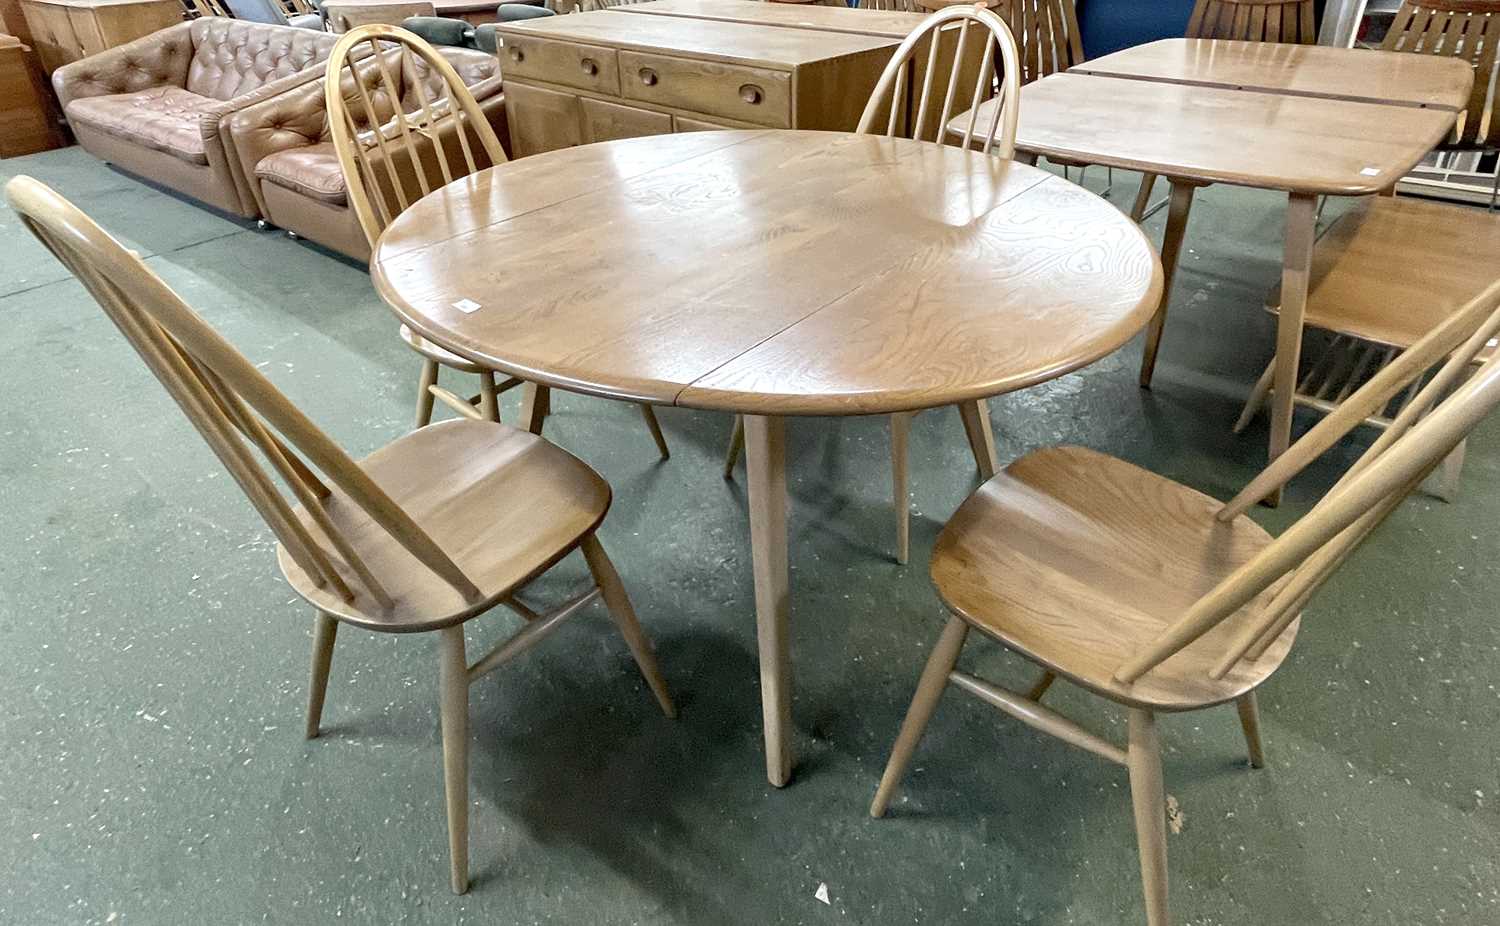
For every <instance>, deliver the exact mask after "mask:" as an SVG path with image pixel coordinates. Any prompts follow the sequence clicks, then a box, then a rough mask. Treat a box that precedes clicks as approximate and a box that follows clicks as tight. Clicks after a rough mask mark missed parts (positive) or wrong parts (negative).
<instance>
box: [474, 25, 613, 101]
mask: <svg viewBox="0 0 1500 926" xmlns="http://www.w3.org/2000/svg"><path fill="white" fill-rule="evenodd" d="M503 38H504V41H505V46H504V47H503V48H501V49H500V73H501V74H502V75H505V76H507V77H530V78H532V79H534V80H542V81H546V82H548V83H552V84H562V85H563V86H565V87H577V88H578V89H580V90H593V91H595V92H596V93H604V94H609V95H610V96H618V95H619V93H620V70H619V65H618V63H617V62H616V60H615V55H616V52H615V50H614V49H613V48H605V47H603V46H600V45H583V44H579V43H575V42H558V41H554V40H552V39H534V38H531V37H529V36H525V37H523V36H517V35H514V34H507V35H505V36H503Z"/></svg>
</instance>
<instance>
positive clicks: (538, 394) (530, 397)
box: [521, 383, 552, 434]
mask: <svg viewBox="0 0 1500 926" xmlns="http://www.w3.org/2000/svg"><path fill="white" fill-rule="evenodd" d="M551 404H552V403H551V390H550V389H549V388H548V387H546V386H540V385H537V384H536V383H527V384H526V385H524V386H522V387H521V427H523V428H525V429H526V430H528V431H530V432H531V433H533V434H540V433H542V424H543V423H544V422H546V420H547V411H548V406H549V405H551Z"/></svg>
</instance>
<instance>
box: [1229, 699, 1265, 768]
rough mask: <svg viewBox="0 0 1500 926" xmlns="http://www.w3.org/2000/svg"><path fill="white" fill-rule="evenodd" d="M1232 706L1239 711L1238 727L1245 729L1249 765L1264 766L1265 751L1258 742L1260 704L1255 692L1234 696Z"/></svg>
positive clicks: (1252, 766) (1253, 766)
mask: <svg viewBox="0 0 1500 926" xmlns="http://www.w3.org/2000/svg"><path fill="white" fill-rule="evenodd" d="M1234 706H1235V708H1236V709H1237V710H1238V711H1239V712H1240V727H1241V728H1242V729H1243V730H1244V731H1245V748H1246V749H1248V750H1249V751H1250V767H1251V768H1265V767H1266V752H1265V747H1264V746H1262V745H1261V742H1260V705H1259V704H1258V703H1257V702H1256V700H1255V692H1253V691H1252V692H1250V693H1249V694H1244V695H1241V696H1240V697H1238V698H1236V699H1235V701H1234Z"/></svg>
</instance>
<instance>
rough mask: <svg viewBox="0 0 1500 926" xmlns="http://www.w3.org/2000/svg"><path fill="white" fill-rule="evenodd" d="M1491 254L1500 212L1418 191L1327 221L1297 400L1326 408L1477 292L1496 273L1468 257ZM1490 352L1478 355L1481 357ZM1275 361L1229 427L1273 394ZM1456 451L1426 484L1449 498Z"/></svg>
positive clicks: (1273, 307) (1459, 455)
mask: <svg viewBox="0 0 1500 926" xmlns="http://www.w3.org/2000/svg"><path fill="white" fill-rule="evenodd" d="M1495 253H1500V217H1497V216H1495V215H1493V214H1491V213H1486V212H1481V211H1479V210H1477V209H1471V208H1468V207H1464V206H1451V205H1447V204H1445V203H1434V202H1428V201H1426V200H1422V199H1417V198H1415V197H1405V196H1403V197H1398V198H1393V197H1387V196H1370V197H1365V199H1364V200H1362V201H1360V202H1359V203H1358V204H1357V205H1356V206H1355V207H1354V208H1353V209H1351V210H1350V211H1348V212H1346V213H1345V214H1344V215H1342V216H1340V217H1339V218H1338V220H1337V221H1335V222H1334V223H1333V224H1332V225H1331V226H1330V227H1329V229H1328V231H1327V232H1326V233H1325V234H1324V235H1323V237H1322V238H1321V239H1319V241H1318V245H1317V248H1316V249H1315V250H1314V251H1313V267H1312V274H1311V279H1310V283H1309V287H1308V299H1307V308H1306V313H1305V315H1304V316H1303V327H1304V328H1305V329H1307V330H1308V331H1310V332H1317V333H1318V334H1317V335H1314V336H1311V337H1309V338H1308V340H1309V342H1311V343H1310V344H1309V348H1310V350H1308V351H1306V352H1305V353H1304V356H1303V363H1302V370H1303V375H1302V377H1301V378H1300V380H1299V382H1298V384H1297V393H1296V396H1295V397H1294V401H1295V403H1296V404H1297V405H1298V406H1300V407H1303V408H1311V409H1314V410H1316V411H1319V412H1323V413H1327V412H1331V411H1333V410H1334V409H1335V408H1337V407H1338V405H1339V404H1340V403H1342V402H1343V401H1345V400H1346V399H1347V398H1348V397H1349V396H1350V395H1351V394H1352V393H1353V392H1354V390H1355V389H1356V388H1358V386H1359V385H1360V384H1362V383H1363V382H1365V380H1367V379H1368V378H1369V377H1371V376H1373V375H1375V373H1377V372H1378V371H1379V370H1380V368H1381V367H1383V366H1385V365H1386V364H1388V363H1390V362H1391V361H1392V360H1394V359H1395V358H1396V357H1397V356H1398V355H1399V354H1400V352H1401V351H1404V350H1407V349H1409V348H1410V347H1411V346H1412V345H1413V344H1415V343H1417V341H1419V340H1421V338H1422V336H1423V335H1424V334H1426V333H1427V332H1428V331H1431V330H1432V329H1433V328H1434V327H1436V326H1437V325H1438V324H1440V323H1441V322H1442V321H1443V319H1445V318H1447V317H1448V316H1449V315H1451V314H1452V313H1454V312H1457V311H1458V310H1459V309H1461V308H1462V307H1463V306H1464V305H1465V304H1467V303H1468V301H1469V300H1470V299H1472V298H1474V296H1475V295H1476V294H1477V293H1479V292H1482V291H1483V290H1484V288H1485V287H1486V286H1487V285H1489V283H1490V282H1491V281H1492V280H1493V279H1494V278H1495V273H1494V269H1493V267H1492V266H1491V265H1490V264H1489V263H1488V262H1487V261H1484V260H1476V259H1475V258H1474V255H1476V254H1495ZM1413 268H1421V272H1420V273H1414V272H1413ZM1280 302H1281V299H1280V292H1279V287H1278V290H1276V291H1273V292H1272V293H1271V296H1270V298H1269V299H1268V300H1267V309H1268V311H1270V312H1271V313H1272V314H1275V313H1276V312H1278V311H1279V309H1280ZM1488 353H1489V351H1488V349H1487V350H1486V351H1485V352H1484V353H1482V354H1481V355H1480V356H1479V357H1477V358H1476V362H1479V361H1482V360H1485V359H1488ZM1275 365H1276V358H1275V357H1272V358H1271V361H1270V364H1269V365H1267V367H1266V371H1265V372H1264V373H1262V374H1261V376H1260V379H1259V380H1257V381H1256V384H1255V387H1254V389H1252V390H1251V393H1250V397H1249V399H1248V401H1246V403H1245V409H1244V411H1243V412H1242V413H1241V414H1240V418H1239V420H1238V421H1237V422H1235V425H1234V430H1235V433H1239V432H1240V431H1242V430H1244V429H1245V427H1246V426H1247V425H1248V424H1249V423H1250V421H1251V420H1253V418H1254V417H1255V414H1256V413H1257V412H1258V411H1260V409H1261V408H1262V407H1263V406H1264V405H1265V403H1266V400H1267V399H1268V398H1269V397H1270V395H1271V381H1272V379H1273V373H1274V370H1275ZM1415 394H1416V393H1415V391H1414V390H1413V389H1410V388H1409V389H1408V390H1407V391H1406V392H1405V393H1404V394H1403V395H1401V396H1397V397H1395V398H1394V399H1393V400H1392V402H1391V404H1390V407H1389V408H1385V409H1377V410H1376V411H1374V412H1372V413H1371V414H1370V415H1369V416H1367V418H1366V419H1365V422H1364V423H1365V424H1367V425H1369V426H1371V427H1375V428H1386V427H1389V426H1390V423H1391V420H1392V419H1393V418H1394V416H1395V414H1396V413H1397V412H1398V411H1399V410H1400V407H1401V405H1402V403H1403V402H1405V401H1409V400H1410V399H1411V397H1412V396H1414V395H1415ZM1463 451H1464V447H1463V445H1460V446H1459V448H1458V449H1457V450H1456V451H1455V452H1454V453H1453V454H1452V455H1451V456H1450V457H1449V458H1448V460H1447V461H1445V463H1444V465H1443V467H1442V469H1441V478H1440V479H1439V480H1437V482H1436V484H1434V485H1433V486H1432V487H1431V488H1432V489H1433V491H1435V492H1436V494H1438V495H1439V496H1441V497H1442V498H1445V499H1448V500H1449V501H1452V500H1454V499H1455V498H1456V497H1457V494H1458V479H1459V473H1460V471H1461V470H1462V467H1463V459H1464V453H1463Z"/></svg>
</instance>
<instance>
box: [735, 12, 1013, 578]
mask: <svg viewBox="0 0 1500 926" xmlns="http://www.w3.org/2000/svg"><path fill="white" fill-rule="evenodd" d="M939 30H941V31H943V32H946V33H951V35H947V36H945V41H944V42H943V43H939V42H938V41H936V40H935V39H936V34H937V33H938V32H939ZM929 37H932V38H933V39H934V40H933V41H928V39H929ZM947 40H951V42H949V41H947ZM973 42H983V43H984V51H983V54H982V62H981V63H980V64H979V65H978V67H975V66H974V61H973V56H972V55H971V54H970V52H969V50H970V49H972V48H973V47H975V46H973V45H972V44H971V43H973ZM940 45H943V46H947V45H951V47H952V49H953V55H952V59H951V60H952V61H953V62H954V63H953V67H952V69H951V70H950V71H949V73H947V74H941V73H939V71H940V70H941V68H940V67H939V66H938V61H939V52H940ZM918 46H922V47H923V48H925V49H926V54H925V56H924V57H925V61H924V62H920V63H924V64H925V67H923V68H922V69H921V72H920V73H921V74H922V79H921V87H920V90H918V89H917V88H915V87H910V88H909V87H908V85H909V84H910V83H912V75H913V74H914V73H917V69H916V68H915V67H914V64H915V63H919V62H917V58H918V55H917V49H918ZM997 75H998V80H999V88H1000V89H999V93H1000V95H1001V98H1002V100H1003V101H1004V103H1003V104H1002V105H1000V106H996V107H994V108H993V111H992V115H991V117H990V118H989V120H988V121H987V122H986V123H982V124H981V123H980V122H979V104H980V103H982V102H984V101H985V100H988V99H989V98H990V97H991V96H992V95H993V94H994V92H995V83H996V78H997ZM1020 80H1021V67H1020V52H1019V50H1018V49H1017V47H1016V40H1015V37H1014V36H1012V35H1011V32H1010V29H1009V27H1007V26H1006V25H1005V22H1004V20H1002V19H1001V18H1000V17H999V16H997V15H995V13H993V12H991V11H989V10H984V9H977V8H975V7H971V6H967V5H965V6H950V7H947V8H946V9H943V10H939V11H938V12H936V13H933V14H932V15H930V16H928V17H927V18H926V19H925V20H923V22H922V24H921V25H920V26H918V27H917V28H916V29H914V30H913V31H912V32H911V34H910V35H908V36H907V37H906V39H905V40H903V41H902V43H901V45H900V47H899V48H897V49H896V53H895V54H894V55H893V56H892V57H891V60H890V62H889V63H888V64H887V65H886V68H885V71H884V72H882V74H881V75H880V80H879V81H877V82H876V84H875V89H874V90H873V91H871V93H870V99H869V101H868V102H867V103H866V104H865V111H864V113H863V114H862V115H861V117H860V120H859V127H858V128H857V129H856V130H855V131H857V132H860V133H862V134H863V133H870V134H878V135H889V136H896V135H899V136H901V137H905V138H915V139H917V140H918V141H932V142H936V143H938V144H943V143H945V142H949V143H953V144H959V145H961V146H962V147H965V148H969V147H977V148H978V149H979V150H981V151H984V152H985V153H988V154H993V155H995V156H996V157H999V158H1005V159H1007V160H1008V159H1010V158H1012V157H1014V156H1015V152H1016V111H1017V103H1018V101H1019V99H1020V93H1021V89H1020ZM934 87H936V91H937V92H936V94H935V93H934V92H933V91H934ZM909 90H910V91H911V92H910V98H911V99H913V100H915V101H916V114H915V117H914V119H913V120H912V121H911V122H910V123H909V124H903V113H904V110H903V108H902V107H900V106H896V105H892V101H894V100H904V99H907V98H908V95H909V93H908V91H909ZM938 94H941V96H942V103H941V104H939V103H938V99H937V95H938ZM955 107H956V108H955ZM959 112H968V113H971V114H973V115H972V117H971V118H970V119H969V121H968V124H967V127H966V130H965V132H964V133H963V134H962V135H961V136H957V135H956V136H953V137H951V138H950V137H949V136H948V135H947V134H946V133H945V130H944V127H945V126H947V124H948V121H949V119H950V118H952V116H953V115H954V114H955V113H959ZM934 116H935V117H936V118H934ZM959 412H960V414H961V416H962V419H963V423H964V429H965V431H966V432H967V433H968V436H969V442H970V446H971V447H973V449H974V452H975V454H976V456H978V455H981V454H983V455H986V456H988V457H989V459H990V460H993V459H994V457H995V446H994V436H993V434H992V433H991V431H990V418H989V410H988V409H987V408H986V407H985V403H984V402H982V401H980V402H971V403H968V404H966V405H964V406H962V407H960V409H959ZM912 415H913V413H910V412H903V413H901V414H896V415H892V416H891V418H890V421H891V482H892V492H893V497H894V503H895V507H896V561H897V562H899V563H905V562H906V561H907V559H908V558H909V555H910V549H911V541H910V536H911V527H910V521H911V501H910V498H909V495H908V492H907V443H908V440H909V436H910V432H911V419H912ZM743 447H744V422H743V421H742V420H741V419H740V418H739V417H738V416H736V418H735V420H734V431H733V433H732V434H731V435H730V439H729V450H728V453H727V454H726V455H725V458H724V476H725V478H726V479H727V478H729V477H730V476H731V475H732V474H733V472H734V466H735V463H736V462H737V461H738V460H739V454H740V451H741V450H742V449H743Z"/></svg>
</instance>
